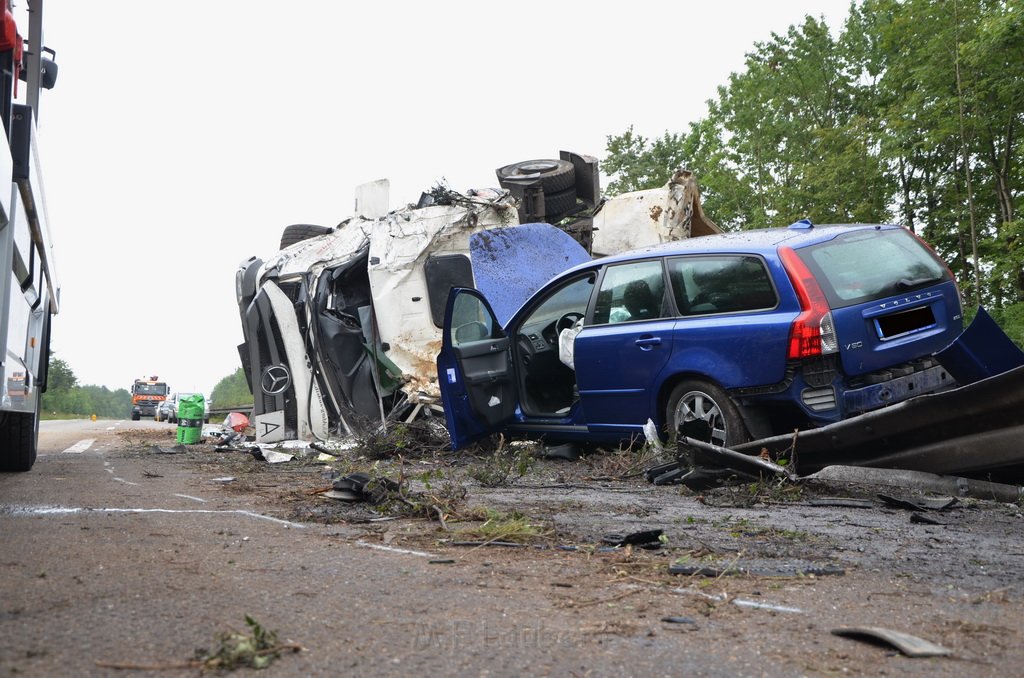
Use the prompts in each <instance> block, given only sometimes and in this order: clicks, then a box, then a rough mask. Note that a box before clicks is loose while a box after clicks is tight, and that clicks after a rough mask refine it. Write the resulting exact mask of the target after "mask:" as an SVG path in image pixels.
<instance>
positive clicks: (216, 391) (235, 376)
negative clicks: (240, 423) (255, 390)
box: [210, 367, 252, 407]
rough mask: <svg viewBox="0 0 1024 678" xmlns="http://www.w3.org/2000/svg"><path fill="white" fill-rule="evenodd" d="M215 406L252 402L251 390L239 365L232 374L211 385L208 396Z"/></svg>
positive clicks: (237, 405) (233, 405)
mask: <svg viewBox="0 0 1024 678" xmlns="http://www.w3.org/2000/svg"><path fill="white" fill-rule="evenodd" d="M210 397H211V399H212V400H213V403H214V405H215V406H216V407H239V406H242V405H251V404H252V392H251V391H250V390H249V382H248V381H246V378H245V372H244V371H243V370H242V368H241V367H239V368H238V369H237V370H235V371H234V372H233V373H232V374H229V375H228V376H226V377H224V378H223V379H221V380H220V381H219V382H217V385H216V386H214V387H213V393H212V395H211V396H210Z"/></svg>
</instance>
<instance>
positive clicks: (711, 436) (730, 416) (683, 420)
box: [665, 380, 750, 447]
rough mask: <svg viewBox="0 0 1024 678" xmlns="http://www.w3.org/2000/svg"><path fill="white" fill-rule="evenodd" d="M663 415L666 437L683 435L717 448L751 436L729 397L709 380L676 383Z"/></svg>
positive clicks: (729, 445)
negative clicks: (665, 423)
mask: <svg viewBox="0 0 1024 678" xmlns="http://www.w3.org/2000/svg"><path fill="white" fill-rule="evenodd" d="M665 414H666V417H665V421H666V422H667V423H668V434H669V437H672V436H683V435H685V436H687V437H690V438H694V439H695V440H700V441H702V442H705V443H711V444H712V445H718V446H719V447H731V446H733V445H738V444H739V443H744V442H747V441H748V440H749V439H750V435H749V434H748V433H747V429H746V427H745V426H744V425H743V419H742V418H741V417H740V412H739V409H737V407H736V404H735V403H734V402H733V401H732V398H730V397H729V395H728V394H727V393H726V392H725V391H723V390H722V389H721V388H719V387H718V386H715V385H714V384H710V383H708V382H704V381H697V380H687V381H682V382H680V383H678V384H676V387H675V388H674V389H672V395H670V396H669V399H668V407H667V408H666V412H665Z"/></svg>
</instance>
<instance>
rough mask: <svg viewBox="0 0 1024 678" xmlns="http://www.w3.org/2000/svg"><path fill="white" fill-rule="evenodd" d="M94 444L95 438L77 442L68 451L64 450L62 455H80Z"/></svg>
mask: <svg viewBox="0 0 1024 678" xmlns="http://www.w3.org/2000/svg"><path fill="white" fill-rule="evenodd" d="M94 442H96V439H95V438H86V439H85V440H79V441H78V442H77V443H75V444H74V445H72V446H71V447H69V448H68V449H66V450H64V454H81V453H82V452H85V451H86V450H88V449H89V448H90V447H92V444H93V443H94Z"/></svg>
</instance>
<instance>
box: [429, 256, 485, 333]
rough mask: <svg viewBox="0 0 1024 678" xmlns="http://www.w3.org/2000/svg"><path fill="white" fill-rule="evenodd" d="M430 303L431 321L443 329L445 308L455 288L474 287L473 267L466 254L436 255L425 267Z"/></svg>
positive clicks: (431, 257) (430, 258)
mask: <svg viewBox="0 0 1024 678" xmlns="http://www.w3.org/2000/svg"><path fill="white" fill-rule="evenodd" d="M423 275H424V277H426V280H427V297H428V301H429V302H430V319H431V320H432V321H433V322H434V325H436V326H437V327H441V325H442V324H443V323H444V307H445V304H447V303H448V293H449V292H451V290H452V288H453V287H473V266H472V264H471V263H470V261H469V257H467V256H466V255H464V254H434V255H431V256H430V257H428V258H427V261H426V263H425V264H424V265H423Z"/></svg>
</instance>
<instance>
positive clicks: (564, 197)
mask: <svg viewBox="0 0 1024 678" xmlns="http://www.w3.org/2000/svg"><path fill="white" fill-rule="evenodd" d="M575 206H576V191H575V190H574V189H569V190H568V191H562V192H561V193H552V194H551V195H545V196H544V218H545V219H547V220H548V221H549V222H551V223H554V222H556V221H561V220H562V219H563V218H564V217H565V215H566V214H568V213H569V211H570V210H571V209H572V208H573V207H575Z"/></svg>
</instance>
